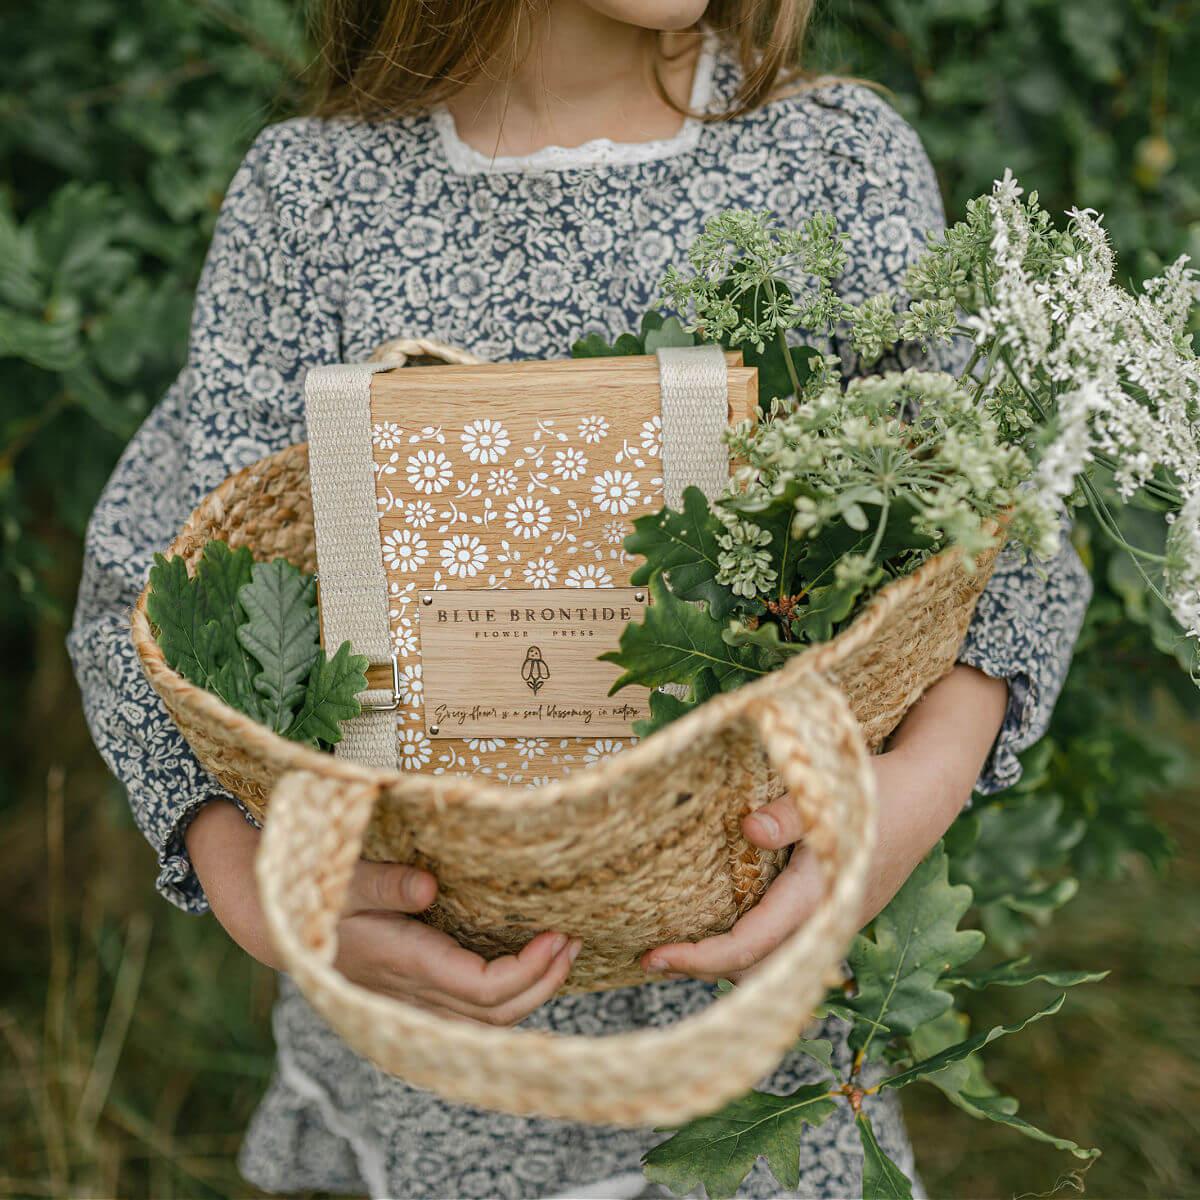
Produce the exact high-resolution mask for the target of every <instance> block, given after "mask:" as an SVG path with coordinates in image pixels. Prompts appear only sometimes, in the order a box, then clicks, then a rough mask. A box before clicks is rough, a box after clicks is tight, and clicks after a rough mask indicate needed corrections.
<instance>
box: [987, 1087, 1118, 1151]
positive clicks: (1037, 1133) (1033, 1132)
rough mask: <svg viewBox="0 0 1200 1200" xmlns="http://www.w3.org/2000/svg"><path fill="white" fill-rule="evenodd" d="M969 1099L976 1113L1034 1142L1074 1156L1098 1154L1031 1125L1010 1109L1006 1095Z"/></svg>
mask: <svg viewBox="0 0 1200 1200" xmlns="http://www.w3.org/2000/svg"><path fill="white" fill-rule="evenodd" d="M971 1099H972V1102H973V1107H974V1108H975V1110H976V1115H978V1116H979V1117H982V1118H984V1119H986V1120H988V1121H995V1122H996V1124H998V1125H1007V1126H1008V1127H1009V1129H1015V1130H1016V1131H1017V1132H1018V1133H1020V1134H1023V1135H1024V1136H1025V1137H1027V1138H1031V1139H1032V1140H1033V1141H1035V1142H1045V1143H1046V1144H1047V1145H1049V1146H1053V1147H1054V1148H1055V1149H1056V1150H1066V1151H1068V1152H1069V1153H1071V1154H1073V1155H1074V1156H1075V1157H1076V1158H1082V1159H1091V1158H1099V1156H1100V1151H1099V1150H1096V1149H1091V1148H1087V1147H1084V1146H1080V1145H1079V1144H1078V1142H1073V1141H1071V1140H1070V1139H1069V1138H1060V1137H1056V1136H1055V1135H1054V1134H1052V1133H1046V1132H1045V1131H1044V1130H1041V1129H1038V1127H1037V1126H1036V1125H1031V1124H1030V1123H1029V1122H1028V1121H1026V1120H1025V1119H1024V1118H1022V1117H1018V1116H1017V1115H1016V1113H1015V1112H1012V1111H1011V1106H1010V1104H1007V1103H1005V1101H1007V1100H1008V1099H1009V1098H1008V1097H1006V1096H1000V1097H995V1096H979V1097H972V1098H971Z"/></svg>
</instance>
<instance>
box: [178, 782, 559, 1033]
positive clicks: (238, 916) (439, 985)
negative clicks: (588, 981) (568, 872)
mask: <svg viewBox="0 0 1200 1200" xmlns="http://www.w3.org/2000/svg"><path fill="white" fill-rule="evenodd" d="M260 836H261V835H260V834H259V831H258V830H257V829H255V828H254V827H253V826H252V825H250V824H249V822H247V821H246V819H245V818H244V817H243V816H242V814H241V813H240V812H239V811H238V810H237V809H236V808H235V807H234V806H233V805H232V804H228V803H224V802H220V801H215V802H213V803H211V804H207V805H205V807H204V808H202V809H201V810H200V813H199V814H198V815H197V816H196V818H195V820H193V821H192V823H191V825H189V826H188V830H187V833H186V835H185V840H186V842H187V848H188V853H189V854H190V855H191V859H192V865H193V866H194V867H195V869H196V875H197V876H198V877H199V879H200V882H201V884H202V885H203V887H204V891H205V894H206V895H207V897H208V902H209V904H210V905H211V906H212V910H213V914H214V915H215V916H216V918H217V920H218V921H220V923H221V924H222V925H223V926H224V928H225V931H226V932H227V933H228V934H229V936H230V937H231V938H233V940H234V941H235V942H237V944H238V945H239V946H241V947H242V949H243V950H245V951H246V952H247V953H248V954H250V955H252V956H253V957H254V958H256V959H258V961H259V962H261V963H265V964H266V965H267V966H268V967H273V968H274V969H276V970H282V969H283V967H282V964H281V962H280V959H279V956H278V953H277V952H276V950H275V947H274V945H273V944H272V943H271V939H270V936H269V934H268V932H267V927H266V918H265V917H264V915H263V911H262V906H261V904H260V903H259V899H258V886H257V884H256V882H255V878H254V855H255V853H256V851H257V849H258V839H259V837H260ZM436 895H437V881H436V880H435V879H434V877H433V876H432V875H431V874H429V872H428V871H422V870H419V869H417V868H416V867H406V866H401V865H398V864H391V863H367V862H361V863H359V864H358V867H357V869H356V871H355V874H354V878H353V879H352V880H351V883H350V888H349V892H348V895H347V903H346V908H345V911H344V913H343V916H342V920H341V923H340V925H339V926H338V957H337V968H338V970H339V971H341V972H342V974H343V975H345V976H346V978H347V979H350V980H352V981H353V982H355V983H358V984H361V985H362V986H363V987H366V988H370V989H371V990H372V991H376V992H383V993H384V994H386V995H391V996H396V997H398V998H400V999H403V1000H407V1001H409V1002H410V1003H412V1004H416V1005H418V1006H420V1007H421V1008H428V1009H432V1010H433V1011H435V1012H441V1013H443V1014H452V1015H454V1016H457V1017H461V1018H465V1019H467V1020H474V1021H482V1022H485V1023H486V1024H489V1025H513V1024H516V1022H518V1021H521V1020H523V1019H524V1018H525V1017H527V1016H528V1015H529V1014H530V1013H531V1012H533V1011H534V1009H536V1008H540V1007H541V1005H543V1004H544V1003H545V1002H546V1001H547V1000H549V999H550V997H551V996H553V995H554V993H555V992H556V991H557V990H558V989H559V987H561V986H562V983H563V981H564V980H565V979H566V977H567V973H568V972H569V971H570V969H571V964H572V963H573V962H574V961H575V957H576V955H577V954H578V953H579V947H580V945H581V943H580V941H579V939H577V938H575V939H568V938H567V937H566V936H565V935H563V934H556V933H552V932H550V931H547V932H545V933H539V934H538V935H537V936H536V937H535V938H533V940H532V941H530V942H529V943H528V944H527V945H526V946H525V948H524V949H523V950H522V951H521V952H520V954H515V955H511V954H510V955H508V956H506V957H504V958H497V959H493V960H492V961H491V962H489V961H487V960H486V959H484V958H482V957H480V956H479V955H478V954H472V953H471V951H469V950H464V949H463V948H462V947H461V946H460V945H459V944H458V943H457V942H455V941H454V940H453V938H451V937H449V936H447V935H446V934H444V933H442V932H441V931H440V930H437V929H434V928H433V927H432V926H429V925H426V924H424V923H423V922H421V921H413V920H411V919H409V918H408V917H406V916H404V915H403V914H405V913H417V912H421V911H422V910H423V909H426V908H428V907H429V906H430V905H431V904H432V903H433V901H434V897H435V896H436Z"/></svg>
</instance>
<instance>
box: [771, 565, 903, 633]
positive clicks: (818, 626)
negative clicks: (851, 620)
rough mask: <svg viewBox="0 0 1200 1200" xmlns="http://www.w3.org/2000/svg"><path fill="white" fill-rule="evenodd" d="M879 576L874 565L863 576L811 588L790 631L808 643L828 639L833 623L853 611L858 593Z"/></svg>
mask: <svg viewBox="0 0 1200 1200" xmlns="http://www.w3.org/2000/svg"><path fill="white" fill-rule="evenodd" d="M882 578H883V571H882V570H878V569H877V570H876V571H874V572H872V573H871V574H870V575H869V576H868V577H867V578H866V579H854V580H850V581H848V582H846V583H830V584H826V585H825V586H823V587H815V588H813V589H812V591H811V592H809V594H808V603H807V604H804V605H801V606H800V607H799V608H797V609H796V615H795V617H793V618H792V633H793V634H794V635H795V636H796V637H797V638H800V639H803V640H804V641H805V642H807V643H809V644H812V643H813V642H827V641H829V640H830V639H831V638H832V637H833V632H834V630H835V629H836V628H837V626H838V625H840V624H841V622H843V621H844V620H846V618H847V617H849V616H850V614H851V613H852V612H853V611H854V609H855V606H856V605H857V603H858V599H859V597H860V596H861V595H862V594H863V593H864V592H865V591H867V590H868V589H869V588H871V587H872V586H874V584H876V583H878V582H879V581H880V580H881V579H882Z"/></svg>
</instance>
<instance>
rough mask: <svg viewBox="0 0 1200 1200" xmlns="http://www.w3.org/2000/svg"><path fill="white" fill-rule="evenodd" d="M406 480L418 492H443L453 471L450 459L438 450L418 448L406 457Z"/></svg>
mask: <svg viewBox="0 0 1200 1200" xmlns="http://www.w3.org/2000/svg"><path fill="white" fill-rule="evenodd" d="M407 475H408V482H409V483H410V484H411V485H412V486H413V487H414V488H416V490H417V491H418V492H424V493H426V494H427V495H436V494H437V493H439V492H444V491H445V490H446V487H447V485H448V484H449V483H450V480H451V479H453V478H454V472H453V471H452V470H451V469H450V460H449V459H448V458H447V457H446V456H445V455H444V454H443V453H442V452H441V451H440V450H418V451H417V452H416V454H412V455H410V456H409V459H408V466H407Z"/></svg>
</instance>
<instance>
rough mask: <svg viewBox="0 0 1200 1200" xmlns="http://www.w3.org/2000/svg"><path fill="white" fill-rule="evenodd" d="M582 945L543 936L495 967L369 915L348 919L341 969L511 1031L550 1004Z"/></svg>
mask: <svg viewBox="0 0 1200 1200" xmlns="http://www.w3.org/2000/svg"><path fill="white" fill-rule="evenodd" d="M581 945H582V943H581V942H580V941H579V940H578V939H569V938H567V937H566V936H565V935H563V934H556V933H552V932H546V933H541V934H538V936H537V937H535V938H533V939H532V940H531V941H530V942H529V944H528V945H526V946H525V947H524V948H523V949H522V950H521V952H520V953H519V954H512V955H506V956H504V957H503V958H498V959H495V960H493V961H491V962H488V961H487V960H486V959H484V958H483V957H481V956H480V955H478V954H473V953H472V952H471V951H469V950H465V949H464V948H463V947H461V946H460V945H458V943H457V942H455V941H454V940H453V938H451V937H449V936H448V935H447V934H445V933H442V932H441V930H438V929H434V928H432V927H431V926H428V925H424V924H422V923H421V922H419V921H409V920H405V919H403V918H396V917H389V916H385V915H383V914H381V913H364V914H362V915H359V916H355V917H351V918H348V919H346V920H343V921H342V923H341V926H340V927H339V933H338V960H337V965H338V969H339V970H340V971H342V973H343V974H345V975H346V976H347V977H348V978H350V979H353V980H355V982H358V983H361V984H362V985H363V986H364V987H369V988H371V989H372V990H374V991H380V992H385V993H388V994H390V995H394V996H399V997H401V998H403V999H408V1000H413V1001H414V1002H418V1003H420V1004H421V1005H422V1007H427V1008H435V1009H439V1010H447V1011H450V1012H453V1013H455V1014H456V1015H459V1016H463V1017H466V1018H468V1019H471V1020H476V1021H483V1022H486V1023H488V1024H497V1025H509V1024H513V1023H514V1022H516V1021H520V1020H522V1019H523V1018H525V1017H526V1016H528V1015H529V1013H531V1012H533V1010H534V1009H536V1008H538V1007H540V1006H541V1005H542V1004H544V1003H545V1002H546V1001H547V1000H549V999H550V998H551V997H552V996H553V995H554V993H555V992H556V991H557V990H558V989H559V988H560V987H561V986H562V984H563V982H564V981H565V980H566V977H567V975H568V974H569V973H570V970H571V965H572V964H573V963H574V961H575V958H576V956H577V955H578V954H579V949H580V946H581Z"/></svg>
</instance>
